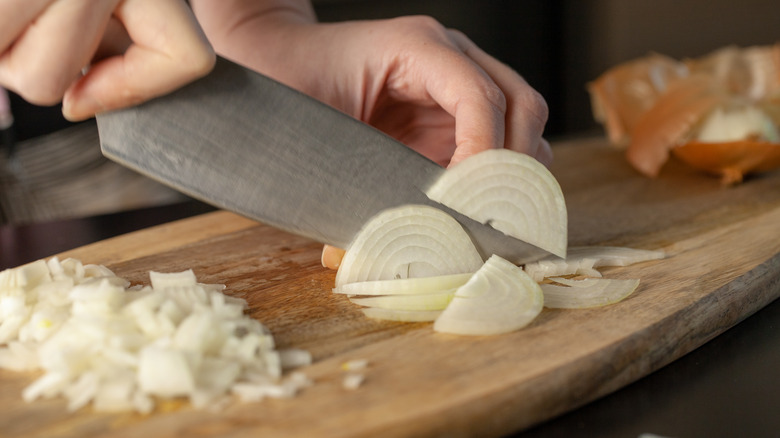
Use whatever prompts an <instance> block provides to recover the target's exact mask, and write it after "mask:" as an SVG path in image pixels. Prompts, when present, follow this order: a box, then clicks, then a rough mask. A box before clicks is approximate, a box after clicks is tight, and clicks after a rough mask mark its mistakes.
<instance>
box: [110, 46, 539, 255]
mask: <svg viewBox="0 0 780 438" xmlns="http://www.w3.org/2000/svg"><path fill="white" fill-rule="evenodd" d="M97 123H98V130H99V134H100V144H101V149H102V151H103V154H104V155H105V156H107V157H108V158H110V159H112V160H114V161H117V162H118V163H120V164H122V165H124V166H127V167H129V168H131V169H134V170H136V171H138V172H140V173H142V174H144V175H147V176H149V177H151V178H153V179H156V180H158V181H160V182H162V183H163V184H166V185H169V186H171V187H173V188H175V189H177V190H179V191H181V192H183V193H185V194H187V195H189V196H191V197H193V198H196V199H200V200H202V201H205V202H207V203H210V204H212V205H215V206H217V207H220V208H223V209H227V210H230V211H233V212H236V213H238V214H241V215H243V216H246V217H249V218H251V219H255V220H257V221H260V222H263V223H265V224H268V225H271V226H274V227H276V228H279V229H282V230H285V231H289V232H292V233H295V234H298V235H302V236H305V237H308V238H311V239H314V240H317V241H319V242H322V243H328V244H331V245H334V246H337V247H340V248H345V247H347V245H348V244H349V243H350V241H351V240H352V238H353V237H354V236H355V235H356V234H357V233H358V231H359V230H360V229H361V227H362V226H363V225H364V224H365V223H366V222H367V221H368V220H369V219H370V218H371V217H372V216H374V215H375V214H377V213H379V212H380V211H382V210H384V209H387V208H390V207H396V206H400V205H404V204H427V205H432V206H435V207H437V208H439V209H441V210H444V211H446V212H447V213H449V214H450V215H452V216H453V217H454V218H455V219H456V220H458V221H459V222H460V223H461V224H462V225H463V226H464V228H465V229H466V230H467V231H468V232H469V233H470V235H471V237H472V239H473V240H474V243H475V245H476V246H477V248H478V250H479V251H480V253H481V254H482V255H483V256H484V257H487V256H489V255H491V254H498V255H500V256H502V257H504V258H507V259H508V260H510V261H513V262H515V263H518V264H521V263H525V262H528V261H532V260H537V259H539V258H542V257H544V256H547V255H549V254H548V253H547V252H546V251H543V250H541V249H539V248H537V247H535V246H533V245H530V244H528V243H525V242H522V241H520V240H517V239H514V238H511V237H508V236H506V235H504V234H502V233H500V232H498V231H496V230H494V229H492V228H490V227H488V226H486V225H483V224H480V223H478V222H476V221H474V220H472V219H470V218H468V217H466V216H464V215H461V214H459V213H457V212H455V211H453V210H451V209H449V208H447V207H445V206H443V205H441V204H438V203H436V202H433V201H431V200H430V199H428V198H427V197H426V196H425V190H426V189H427V188H428V187H429V186H430V185H431V184H432V183H433V182H434V181H435V180H436V179H437V178H438V176H439V175H440V174H441V173H442V172H443V171H444V169H443V168H442V167H440V166H439V165H437V164H436V163H434V162H432V161H430V160H428V159H427V158H425V157H423V156H422V155H420V154H419V153H417V152H415V151H413V150H412V149H410V148H408V147H406V146H405V145H403V144H401V143H399V142H398V141H396V140H394V139H393V138H391V137H389V136H387V135H385V134H384V133H382V132H380V131H378V130H376V129H374V128H372V127H370V126H369V125H367V124H365V123H362V122H360V121H359V120H356V119H354V118H353V117H350V116H348V115H346V114H344V113H342V112H340V111H338V110H336V109H334V108H332V107H330V106H328V105H325V104H323V103H322V102H319V101H317V100H315V99H313V98H311V97H309V96H307V95H305V94H303V93H301V92H299V91H296V90H294V89H292V88H289V87H287V86H285V85H283V84H281V83H279V82H276V81H274V80H272V79H270V78H268V77H266V76H264V75H261V74H258V73H256V72H254V71H251V70H249V69H247V68H244V67H242V66H239V65H237V64H235V63H232V62H230V61H228V60H225V59H222V58H220V59H218V60H217V64H216V66H215V68H214V70H213V71H212V72H211V73H210V74H209V75H207V76H206V77H204V78H203V79H200V80H198V81H196V82H193V83H191V84H189V85H187V86H185V87H184V88H181V89H179V90H177V91H175V92H173V93H171V94H169V95H166V96H164V97H161V98H157V99H154V100H151V101H148V102H145V103H143V104H141V105H138V106H136V107H132V108H129V109H123V110H118V111H113V112H108V113H105V114H102V115H99V116H98V117H97Z"/></svg>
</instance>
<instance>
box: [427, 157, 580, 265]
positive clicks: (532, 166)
mask: <svg viewBox="0 0 780 438" xmlns="http://www.w3.org/2000/svg"><path fill="white" fill-rule="evenodd" d="M426 194H427V195H428V197H429V198H431V199H432V200H434V201H436V202H439V203H442V204H444V205H446V206H447V207H450V208H452V209H453V210H456V211H458V212H460V213H462V214H464V215H466V216H468V217H470V218H472V219H474V220H476V221H479V222H481V223H484V224H487V225H490V226H491V227H493V228H495V229H497V230H499V231H501V232H503V233H504V234H507V235H510V236H512V237H515V238H517V239H520V240H523V241H525V242H528V243H531V244H533V245H536V246H537V247H539V248H542V249H544V250H546V251H549V252H551V253H552V254H555V255H558V256H560V257H565V255H566V239H567V219H568V218H567V215H566V214H567V213H566V203H565V202H564V198H563V193H562V192H561V187H560V185H559V184H558V181H556V180H555V177H554V176H553V175H552V174H551V173H550V171H549V170H548V169H547V168H546V167H545V166H544V165H542V164H541V163H539V162H538V161H537V160H535V159H534V158H532V157H530V156H528V155H525V154H521V153H518V152H514V151H511V150H508V149H490V150H486V151H483V152H480V153H478V154H476V155H473V156H471V157H469V158H467V159H466V160H463V161H461V162H460V163H458V164H456V165H455V166H453V167H451V168H449V169H447V171H446V172H443V173H442V175H441V177H440V178H439V179H438V180H437V181H436V182H435V183H434V184H433V185H432V186H431V187H430V188H429V189H428V190H426Z"/></svg>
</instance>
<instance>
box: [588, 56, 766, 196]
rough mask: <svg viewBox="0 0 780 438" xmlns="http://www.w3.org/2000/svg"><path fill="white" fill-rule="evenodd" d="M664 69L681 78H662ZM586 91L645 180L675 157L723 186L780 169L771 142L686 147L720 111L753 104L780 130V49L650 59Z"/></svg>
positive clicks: (609, 75) (608, 74)
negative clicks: (699, 128) (709, 117)
mask: <svg viewBox="0 0 780 438" xmlns="http://www.w3.org/2000/svg"><path fill="white" fill-rule="evenodd" d="M664 65H666V67H664ZM675 65H676V66H677V67H676V68H675ZM664 68H666V72H667V73H668V72H672V73H675V74H676V75H675V74H667V75H665V76H664V75H663V74H662V73H663V72H664V71H665V70H664ZM662 79H663V80H662ZM657 84H665V85H668V87H666V88H665V89H664V88H663V87H658V86H657ZM653 86H656V88H653ZM634 89H638V90H644V93H637V92H636V91H635V90H634ZM588 91H589V92H590V95H591V102H592V104H593V113H594V118H595V119H596V121H598V122H600V123H602V124H603V125H604V128H605V130H606V133H607V135H608V137H609V139H610V141H611V142H612V143H613V144H618V143H619V144H622V143H626V142H627V143H629V145H628V148H627V150H626V159H627V160H628V162H629V163H630V164H631V165H632V166H633V167H634V168H635V169H637V170H638V171H639V172H640V173H642V174H644V175H646V176H649V177H656V176H657V175H658V174H659V172H660V170H661V168H662V167H663V165H664V164H665V163H666V161H667V160H668V159H669V156H670V152H671V153H672V154H673V155H675V156H676V157H678V158H679V159H680V160H681V161H683V162H684V163H686V164H688V165H690V166H692V167H694V168H697V169H701V170H704V171H706V172H708V173H711V174H714V175H717V176H720V177H721V179H722V181H723V182H724V183H725V184H734V183H738V182H740V181H742V178H743V176H744V175H746V174H748V173H753V172H764V171H769V170H773V169H775V168H778V167H780V166H779V165H778V164H777V162H776V160H777V159H776V158H774V157H775V152H774V148H773V147H772V146H771V145H772V144H771V143H766V142H763V143H762V141H763V140H767V139H766V138H756V137H748V138H745V139H740V140H739V141H732V140H733V139H723V140H722V143H720V142H718V143H717V144H720V146H716V145H715V144H716V143H712V144H711V145H710V146H706V147H705V146H704V145H703V144H694V145H691V146H690V147H688V143H693V142H694V139H695V131H696V129H697V126H698V124H699V123H701V122H702V121H703V120H704V119H705V117H707V115H708V114H709V113H710V112H711V111H713V110H714V109H715V108H716V107H718V106H724V107H728V106H732V105H743V106H744V105H750V106H755V107H756V108H759V109H761V110H762V111H763V112H765V113H766V114H767V115H769V117H770V118H771V119H773V120H774V121H775V126H780V43H777V44H774V45H766V46H754V47H747V48H739V47H736V46H728V47H724V48H721V49H718V50H716V51H713V52H712V53H709V54H707V55H705V56H702V57H700V58H696V59H687V60H684V61H682V62H679V63H676V64H675V61H674V60H670V59H667V58H664V57H662V56H660V55H650V56H647V57H644V58H639V59H637V60H633V61H629V62H626V63H623V64H621V65H618V66H616V67H613V68H612V69H610V70H608V71H607V72H606V73H604V74H603V75H601V76H600V77H599V78H597V79H596V80H595V81H593V82H592V83H590V84H588ZM621 93H622V94H621ZM632 93H633V94H632ZM718 140H720V139H716V141H718ZM770 140H772V141H774V139H770ZM699 143H701V142H699ZM683 146H685V147H683ZM680 147H682V149H679V150H678V149H677V148H680ZM710 155H715V156H710ZM753 155H756V156H755V157H754V156H753Z"/></svg>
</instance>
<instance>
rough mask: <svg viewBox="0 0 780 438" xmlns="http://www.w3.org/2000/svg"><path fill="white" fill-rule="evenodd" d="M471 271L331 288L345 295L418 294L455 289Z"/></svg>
mask: <svg viewBox="0 0 780 438" xmlns="http://www.w3.org/2000/svg"><path fill="white" fill-rule="evenodd" d="M471 275H472V274H471V273H466V274H449V275H437V276H433V277H420V278H402V279H398V280H376V281H361V282H357V283H347V284H344V285H341V286H339V287H336V288H333V292H334V293H338V294H346V295H418V294H428V293H433V292H439V291H442V290H449V289H455V288H458V287H460V286H463V284H465V283H466V281H468V279H469V278H470V277H471Z"/></svg>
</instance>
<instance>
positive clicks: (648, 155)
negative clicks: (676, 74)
mask: <svg viewBox="0 0 780 438" xmlns="http://www.w3.org/2000/svg"><path fill="white" fill-rule="evenodd" d="M727 101H728V97H727V96H726V94H725V93H724V92H722V91H721V90H720V89H719V88H718V84H717V82H716V81H715V80H714V79H712V78H711V77H708V76H704V75H697V76H690V77H688V78H685V79H682V80H679V81H676V82H675V83H674V84H672V85H671V86H670V87H669V90H667V92H666V93H664V95H663V96H661V97H660V98H659V99H658V100H657V101H656V103H655V105H653V107H652V108H650V110H648V111H647V112H646V113H645V114H644V115H643V116H642V117H641V118H640V120H639V121H638V122H637V124H636V126H635V128H634V131H633V132H632V135H631V144H630V145H629V147H628V149H627V150H626V159H627V160H628V162H629V163H631V165H632V166H633V167H634V168H635V169H637V170H638V171H639V172H641V173H642V174H644V175H646V176H650V177H656V176H658V173H659V171H660V170H661V167H663V165H664V164H665V163H666V161H667V160H668V159H669V153H670V151H671V149H672V148H673V147H675V146H679V145H680V144H682V143H683V142H684V140H683V139H684V138H685V136H686V135H688V134H689V133H690V132H691V130H692V129H693V127H694V125H695V124H696V123H697V122H699V121H700V120H701V119H702V118H703V117H704V116H705V115H706V114H707V113H708V112H710V111H712V110H713V109H714V108H715V107H716V106H717V105H719V104H723V103H725V102H727Z"/></svg>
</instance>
